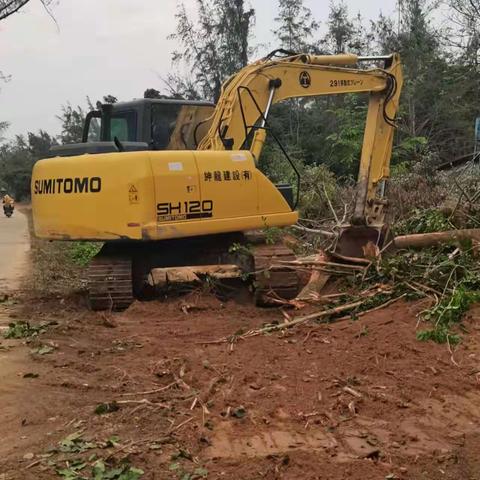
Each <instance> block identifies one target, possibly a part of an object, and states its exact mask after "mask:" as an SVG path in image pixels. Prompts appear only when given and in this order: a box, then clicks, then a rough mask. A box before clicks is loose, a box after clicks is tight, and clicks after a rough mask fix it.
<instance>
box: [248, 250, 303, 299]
mask: <svg viewBox="0 0 480 480" xmlns="http://www.w3.org/2000/svg"><path fill="white" fill-rule="evenodd" d="M252 255H253V263H254V268H255V272H254V288H255V290H254V294H253V295H254V300H255V305H257V306H259V307H264V306H273V305H278V304H279V303H282V302H283V301H284V300H291V299H293V298H295V297H296V296H297V294H298V292H299V278H298V274H297V272H296V271H295V270H294V269H293V268H292V267H289V266H288V265H284V264H282V262H289V261H293V260H296V256H295V254H294V253H293V251H292V250H290V249H289V248H287V247H285V246H283V245H267V244H265V245H257V246H255V247H253V252H252Z"/></svg>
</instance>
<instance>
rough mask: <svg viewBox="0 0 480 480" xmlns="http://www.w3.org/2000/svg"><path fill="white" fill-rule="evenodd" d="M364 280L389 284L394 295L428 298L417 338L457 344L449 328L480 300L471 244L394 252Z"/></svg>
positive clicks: (479, 281) (479, 274) (477, 266)
mask: <svg viewBox="0 0 480 480" xmlns="http://www.w3.org/2000/svg"><path fill="white" fill-rule="evenodd" d="M366 281H369V282H372V281H382V282H385V283H389V284H391V285H392V288H393V290H394V292H395V293H394V294H395V295H396V296H399V295H405V296H406V297H408V298H422V297H430V298H431V300H432V303H433V305H432V306H431V307H430V308H428V309H426V310H425V311H423V312H422V315H421V316H422V318H423V320H425V321H426V322H428V323H429V326H428V327H427V328H426V329H423V330H420V331H419V332H418V333H417V338H418V339H419V340H434V341H436V342H439V343H446V342H448V343H451V344H455V343H458V341H459V340H460V337H459V336H458V334H456V333H453V331H452V329H453V328H454V327H455V326H457V325H458V324H459V323H460V322H461V320H462V318H463V316H464V314H465V313H466V312H467V311H468V309H469V308H470V306H471V305H472V303H474V302H476V301H479V300H480V293H479V292H480V264H479V262H478V257H477V255H476V251H475V248H474V246H472V245H463V246H462V247H456V246H455V245H441V246H438V247H434V248H433V247H432V248H429V249H425V250H417V251H414V250H405V251H401V252H397V253H396V254H394V255H393V256H391V257H387V258H385V259H383V260H382V261H380V262H379V263H378V264H377V265H376V266H375V270H374V271H373V272H372V273H371V276H370V277H368V278H366ZM378 300H379V301H381V300H382V299H378Z"/></svg>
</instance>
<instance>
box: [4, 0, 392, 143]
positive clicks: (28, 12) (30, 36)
mask: <svg viewBox="0 0 480 480" xmlns="http://www.w3.org/2000/svg"><path fill="white" fill-rule="evenodd" d="M55 1H56V2H57V3H56V5H54V7H53V8H52V11H53V15H54V17H55V20H56V23H55V22H54V21H53V20H52V18H51V17H50V16H49V15H48V14H47V12H46V11H45V9H44V8H43V6H42V4H41V2H40V0H31V1H30V2H29V3H28V4H27V6H26V7H24V8H23V9H22V10H21V11H20V12H19V13H17V14H14V15H12V16H11V17H8V18H7V19H6V20H4V21H2V22H0V71H2V72H3V74H4V75H5V74H8V75H10V76H11V80H10V81H9V82H7V83H5V82H1V81H0V121H5V120H6V121H8V122H10V128H9V130H8V131H7V135H6V136H7V137H8V138H12V137H13V136H14V135H16V134H22V133H26V132H27V131H37V130H38V129H40V128H41V129H43V130H46V131H47V132H49V133H51V134H55V135H56V134H58V133H59V130H60V123H59V121H58V119H57V118H56V115H58V113H59V112H60V110H61V106H62V105H64V104H66V103H67V102H70V103H71V104H72V105H81V106H82V107H86V97H87V96H89V97H90V98H91V99H92V101H93V103H95V102H96V101H97V100H99V99H101V98H102V97H103V96H104V95H106V94H112V95H114V96H116V97H117V98H118V99H119V100H131V99H133V98H139V97H142V96H143V92H144V91H145V89H146V88H156V89H158V90H162V89H163V82H162V80H161V78H162V77H164V76H166V74H167V73H168V72H171V71H173V68H174V67H172V64H171V52H172V51H173V50H174V49H175V48H176V46H177V45H176V43H175V41H173V40H170V39H167V36H168V35H169V34H170V33H172V32H173V31H174V30H175V18H174V15H175V11H176V6H177V3H178V2H177V0H135V1H132V0H55ZM184 3H185V5H186V7H187V10H188V11H189V12H194V11H195V0H185V1H184ZM345 3H346V4H347V5H348V7H349V9H350V12H351V13H352V14H354V13H355V14H356V13H358V12H360V13H361V15H362V17H364V18H365V19H366V20H368V19H373V18H376V17H377V16H378V14H379V13H380V12H383V13H384V14H387V15H390V14H392V13H393V12H394V11H395V0H363V1H358V0H346V2H345ZM250 4H251V5H252V6H253V8H254V9H255V11H256V24H255V27H254V35H255V41H256V42H257V43H260V44H266V45H267V46H268V47H269V48H266V49H265V50H273V49H274V48H276V47H277V45H276V44H275V42H274V41H273V38H272V33H271V31H272V29H273V28H274V18H275V17H276V16H277V0H250ZM305 5H306V6H307V7H309V8H310V9H311V10H312V12H313V14H314V16H315V18H316V19H317V21H320V22H322V23H323V24H325V21H326V19H327V17H328V7H329V0H305ZM261 53H262V54H263V53H264V52H263V51H262V52H261ZM365 53H368V52H365Z"/></svg>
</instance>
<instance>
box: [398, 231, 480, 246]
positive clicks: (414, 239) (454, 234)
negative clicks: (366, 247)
mask: <svg viewBox="0 0 480 480" xmlns="http://www.w3.org/2000/svg"><path fill="white" fill-rule="evenodd" d="M462 240H475V241H477V242H480V228H469V229H465V230H448V231H446V232H433V233H415V234H412V235H401V236H398V237H395V239H394V240H393V244H394V246H395V247H396V248H424V247H432V246H434V245H438V244H441V243H448V242H458V241H462Z"/></svg>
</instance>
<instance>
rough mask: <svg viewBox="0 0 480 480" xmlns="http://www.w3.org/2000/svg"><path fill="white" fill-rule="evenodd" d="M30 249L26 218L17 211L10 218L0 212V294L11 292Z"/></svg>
mask: <svg viewBox="0 0 480 480" xmlns="http://www.w3.org/2000/svg"><path fill="white" fill-rule="evenodd" d="M29 248H30V242H29V238H28V221H27V217H26V216H25V215H24V214H23V213H21V212H20V211H19V210H18V209H16V210H15V213H14V214H13V216H12V217H11V218H7V217H6V216H5V215H4V214H3V211H1V212H0V293H1V292H2V291H4V290H5V289H9V290H13V289H15V288H16V287H17V285H18V279H19V277H20V275H21V273H22V271H23V268H24V263H25V258H26V252H28V249H29Z"/></svg>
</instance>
